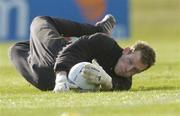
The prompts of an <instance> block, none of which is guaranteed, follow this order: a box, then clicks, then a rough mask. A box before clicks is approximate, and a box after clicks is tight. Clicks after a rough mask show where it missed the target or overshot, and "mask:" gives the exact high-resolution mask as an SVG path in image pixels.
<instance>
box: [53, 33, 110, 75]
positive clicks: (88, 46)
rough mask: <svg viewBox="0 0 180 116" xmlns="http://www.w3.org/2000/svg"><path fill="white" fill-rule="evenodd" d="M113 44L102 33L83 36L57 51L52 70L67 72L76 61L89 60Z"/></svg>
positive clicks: (108, 49)
mask: <svg viewBox="0 0 180 116" xmlns="http://www.w3.org/2000/svg"><path fill="white" fill-rule="evenodd" d="M113 44H114V40H113V39H112V38H110V37H109V36H107V35H105V34H102V33H96V34H93V35H90V36H83V37H81V38H80V39H79V40H77V41H75V42H74V43H72V44H69V45H67V46H66V47H65V48H64V49H63V50H62V51H60V52H59V54H58V56H57V58H56V62H55V66H54V70H55V72H56V71H66V72H69V70H70V68H71V67H72V66H74V65H75V64H76V63H79V62H91V60H92V59H94V58H96V57H99V56H101V55H102V54H103V53H105V52H108V51H110V50H111V49H112V47H113Z"/></svg>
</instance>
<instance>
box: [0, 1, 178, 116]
mask: <svg viewBox="0 0 180 116" xmlns="http://www.w3.org/2000/svg"><path fill="white" fill-rule="evenodd" d="M131 7H132V8H131V10H132V12H131V14H132V15H131V19H132V20H131V23H132V37H131V39H130V40H128V41H120V42H119V44H120V45H121V46H123V47H124V46H127V45H129V44H132V43H133V42H135V41H136V40H139V39H140V40H145V41H147V42H148V43H149V44H151V45H152V46H153V47H154V48H155V49H156V52H157V63H156V65H155V66H153V67H152V68H151V69H150V70H148V71H146V72H144V73H141V74H138V75H136V76H135V77H134V79H133V86H132V89H131V90H130V91H121V92H97V93H90V92H89V93H76V92H73V91H70V92H68V93H61V94H54V93H51V92H41V91H39V90H37V89H35V88H34V87H32V86H31V85H29V84H28V83H27V82H26V81H25V80H24V79H23V78H22V77H21V76H20V75H19V74H18V73H17V72H16V71H15V69H14V67H12V66H11V64H10V62H9V60H8V57H7V49H8V47H9V46H10V45H11V43H4V44H0V116H32V115H33V116H41V115H42V116H49V115H51V116H132V115H133V116H179V114H180V15H179V12H180V1H178V0H149V1H146V0H135V1H132V4H131Z"/></svg>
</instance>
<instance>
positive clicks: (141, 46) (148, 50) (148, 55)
mask: <svg viewBox="0 0 180 116" xmlns="http://www.w3.org/2000/svg"><path fill="white" fill-rule="evenodd" d="M131 48H132V49H133V50H134V51H140V52H141V61H142V63H143V64H145V65H147V68H146V69H148V68H150V67H151V66H152V65H154V63H155V61H156V53H155V51H154V49H153V48H152V47H151V46H149V45H148V43H147V42H144V41H137V42H136V43H135V44H134V45H132V46H131ZM146 69H145V70H146Z"/></svg>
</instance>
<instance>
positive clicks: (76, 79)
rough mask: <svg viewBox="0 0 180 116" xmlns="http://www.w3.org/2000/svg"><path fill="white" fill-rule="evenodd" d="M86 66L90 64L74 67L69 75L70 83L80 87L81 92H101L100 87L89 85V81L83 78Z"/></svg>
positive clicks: (79, 64)
mask: <svg viewBox="0 0 180 116" xmlns="http://www.w3.org/2000/svg"><path fill="white" fill-rule="evenodd" d="M86 64H90V63H89V62H80V63H77V64H76V65H74V66H73V67H72V68H71V69H70V72H69V74H68V81H69V83H72V84H75V85H76V86H78V89H79V90H92V91H97V90H99V85H96V84H92V83H88V81H87V80H86V79H85V78H84V77H82V76H81V71H82V69H83V68H84V66H85V65H86Z"/></svg>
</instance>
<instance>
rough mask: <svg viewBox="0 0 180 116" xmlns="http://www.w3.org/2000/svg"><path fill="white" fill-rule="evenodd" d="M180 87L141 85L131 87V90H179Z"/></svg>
mask: <svg viewBox="0 0 180 116" xmlns="http://www.w3.org/2000/svg"><path fill="white" fill-rule="evenodd" d="M179 89H180V88H179V87H175V86H162V87H139V88H136V89H131V90H130V91H153V90H179Z"/></svg>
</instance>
